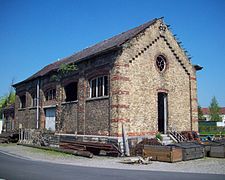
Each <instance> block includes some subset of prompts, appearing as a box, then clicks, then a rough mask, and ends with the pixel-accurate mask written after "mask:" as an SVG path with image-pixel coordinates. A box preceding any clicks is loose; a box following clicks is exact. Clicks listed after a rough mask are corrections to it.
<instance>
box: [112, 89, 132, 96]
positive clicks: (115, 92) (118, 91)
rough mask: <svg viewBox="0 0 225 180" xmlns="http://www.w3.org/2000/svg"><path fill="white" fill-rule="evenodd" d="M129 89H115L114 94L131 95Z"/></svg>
mask: <svg viewBox="0 0 225 180" xmlns="http://www.w3.org/2000/svg"><path fill="white" fill-rule="evenodd" d="M129 93H130V92H129V91H122V90H115V91H112V95H129Z"/></svg>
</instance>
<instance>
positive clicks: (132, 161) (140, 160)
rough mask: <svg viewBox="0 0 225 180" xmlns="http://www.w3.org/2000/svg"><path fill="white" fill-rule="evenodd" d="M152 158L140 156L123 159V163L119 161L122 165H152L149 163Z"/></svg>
mask: <svg viewBox="0 0 225 180" xmlns="http://www.w3.org/2000/svg"><path fill="white" fill-rule="evenodd" d="M151 159H152V157H146V158H142V157H141V156H137V157H131V158H128V159H124V160H123V161H121V163H123V164H144V165H147V164H152V162H151Z"/></svg>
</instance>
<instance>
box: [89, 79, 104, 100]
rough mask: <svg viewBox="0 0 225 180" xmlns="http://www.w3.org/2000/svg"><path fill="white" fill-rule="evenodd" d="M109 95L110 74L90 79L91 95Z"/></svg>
mask: <svg viewBox="0 0 225 180" xmlns="http://www.w3.org/2000/svg"><path fill="white" fill-rule="evenodd" d="M102 96H108V76H99V77H97V78H94V79H92V80H91V81H90V97H91V98H94V97H102Z"/></svg>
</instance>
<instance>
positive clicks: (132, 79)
mask: <svg viewBox="0 0 225 180" xmlns="http://www.w3.org/2000/svg"><path fill="white" fill-rule="evenodd" d="M65 64H67V65H71V64H72V65H73V64H75V65H76V67H77V70H74V71H72V72H70V73H68V74H67V75H66V76H63V77H61V78H60V79H59V80H56V79H55V78H53V77H54V76H58V74H59V69H60V67H61V66H62V65H65ZM200 69H201V68H200V67H199V66H194V65H192V64H191V62H190V60H189V58H188V56H187V55H186V54H185V51H184V50H183V49H182V48H181V47H180V45H179V43H178V42H177V41H176V39H175V37H174V36H173V34H172V33H171V31H170V30H169V29H168V27H167V26H166V25H165V24H164V22H163V19H154V20H152V21H150V22H147V23H145V24H143V25H141V26H139V27H136V28H134V29H131V30H129V31H126V32H124V33H122V34H119V35H116V36H114V37H112V38H110V39H108V40H105V41H102V42H100V43H98V44H96V45H94V46H92V47H89V48H87V49H84V50H82V51H80V52H78V53H76V54H74V55H72V56H70V57H68V58H65V59H62V60H60V61H57V62H55V63H53V64H50V65H48V66H46V67H44V68H43V69H42V70H40V71H39V72H37V73H36V74H34V75H33V76H31V77H29V78H28V79H26V80H24V81H22V82H19V83H17V84H15V85H14V87H15V89H16V103H15V125H16V127H17V128H19V127H22V128H38V129H44V128H46V129H50V130H53V131H55V132H56V133H57V134H75V135H77V136H95V137H97V136H98V137H101V136H102V137H112V138H120V137H121V136H122V126H123V127H125V129H126V134H127V135H128V136H129V137H143V136H152V135H155V134H156V133H158V132H161V133H166V132H167V131H168V130H169V129H170V128H173V129H176V130H177V131H187V130H194V131H198V114H197V113H198V110H197V104H198V103H197V85H196V71H197V70H200Z"/></svg>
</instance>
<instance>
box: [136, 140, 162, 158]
mask: <svg viewBox="0 0 225 180" xmlns="http://www.w3.org/2000/svg"><path fill="white" fill-rule="evenodd" d="M144 145H158V146H161V145H162V144H161V143H160V142H159V141H158V140H157V139H156V138H152V139H147V138H146V139H143V140H142V141H141V142H140V143H138V144H137V145H136V147H135V154H134V155H135V156H142V155H143V149H144Z"/></svg>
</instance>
